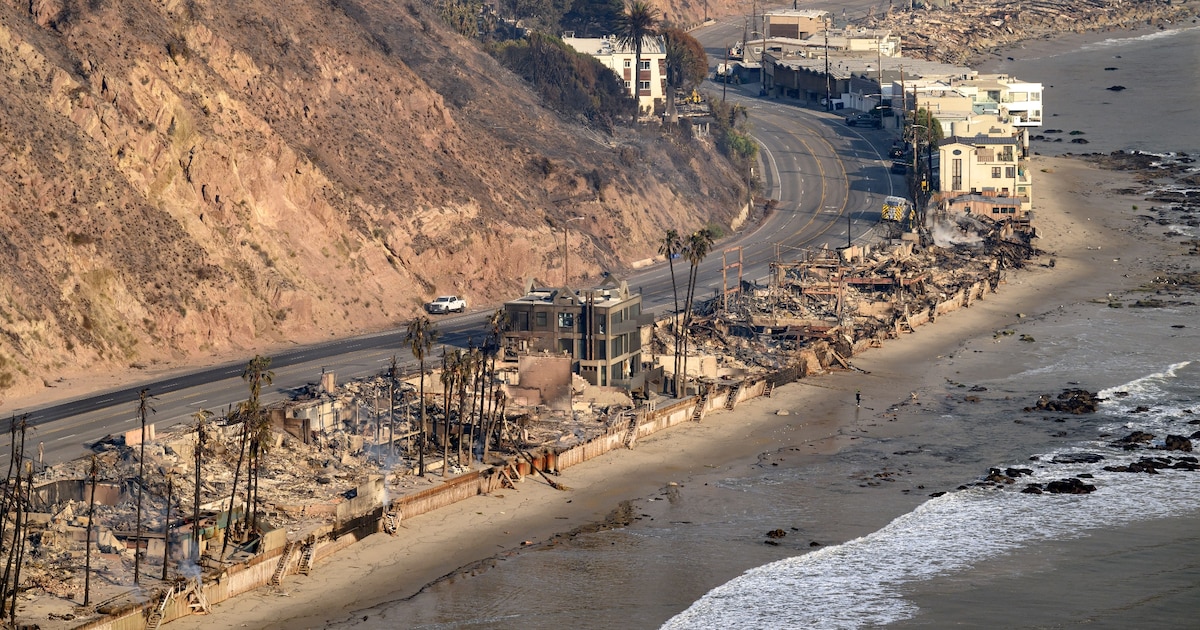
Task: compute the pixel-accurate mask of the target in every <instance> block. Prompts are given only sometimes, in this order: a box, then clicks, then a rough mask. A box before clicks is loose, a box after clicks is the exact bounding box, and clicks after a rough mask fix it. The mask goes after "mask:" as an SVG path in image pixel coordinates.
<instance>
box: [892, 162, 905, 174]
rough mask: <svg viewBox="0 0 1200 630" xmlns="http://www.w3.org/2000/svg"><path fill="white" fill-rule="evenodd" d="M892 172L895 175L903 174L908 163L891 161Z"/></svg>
mask: <svg viewBox="0 0 1200 630" xmlns="http://www.w3.org/2000/svg"><path fill="white" fill-rule="evenodd" d="M892 172H893V173H895V174H897V175H903V174H905V173H907V172H908V164H905V163H904V162H892Z"/></svg>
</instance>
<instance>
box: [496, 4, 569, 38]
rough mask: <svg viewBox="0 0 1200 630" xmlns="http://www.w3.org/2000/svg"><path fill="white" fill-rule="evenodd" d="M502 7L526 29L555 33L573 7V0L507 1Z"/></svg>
mask: <svg viewBox="0 0 1200 630" xmlns="http://www.w3.org/2000/svg"><path fill="white" fill-rule="evenodd" d="M500 6H501V7H503V8H504V9H505V10H506V11H507V12H508V14H509V16H510V17H512V18H513V19H515V20H520V21H521V25H522V26H524V27H525V28H529V29H532V30H538V31H543V32H548V33H554V32H557V31H558V28H559V26H558V25H559V23H560V22H562V18H563V15H565V14H566V13H567V9H569V8H570V7H571V0H505V1H504V2H503V3H501V5H500Z"/></svg>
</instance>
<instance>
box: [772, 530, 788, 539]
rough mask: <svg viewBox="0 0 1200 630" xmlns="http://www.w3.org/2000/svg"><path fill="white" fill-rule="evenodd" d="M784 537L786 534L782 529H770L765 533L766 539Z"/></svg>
mask: <svg viewBox="0 0 1200 630" xmlns="http://www.w3.org/2000/svg"><path fill="white" fill-rule="evenodd" d="M784 536H787V532H785V531H783V530H782V529H772V530H771V531H769V532H767V538H783V537H784Z"/></svg>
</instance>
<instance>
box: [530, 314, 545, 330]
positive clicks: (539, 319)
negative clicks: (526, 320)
mask: <svg viewBox="0 0 1200 630" xmlns="http://www.w3.org/2000/svg"><path fill="white" fill-rule="evenodd" d="M533 324H534V326H536V327H538V328H545V327H546V312H545V311H540V312H537V313H534V314H533Z"/></svg>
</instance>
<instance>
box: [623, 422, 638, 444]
mask: <svg viewBox="0 0 1200 630" xmlns="http://www.w3.org/2000/svg"><path fill="white" fill-rule="evenodd" d="M637 432H638V419H637V415H635V414H629V428H628V429H626V430H625V439H624V443H625V448H628V449H632V448H633V443H634V442H636V441H637Z"/></svg>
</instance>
